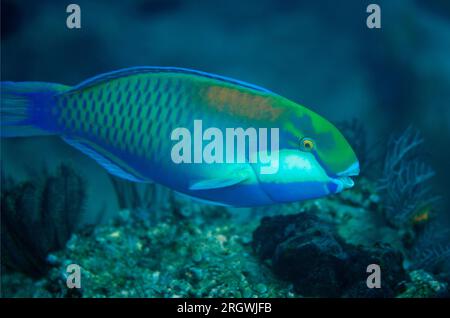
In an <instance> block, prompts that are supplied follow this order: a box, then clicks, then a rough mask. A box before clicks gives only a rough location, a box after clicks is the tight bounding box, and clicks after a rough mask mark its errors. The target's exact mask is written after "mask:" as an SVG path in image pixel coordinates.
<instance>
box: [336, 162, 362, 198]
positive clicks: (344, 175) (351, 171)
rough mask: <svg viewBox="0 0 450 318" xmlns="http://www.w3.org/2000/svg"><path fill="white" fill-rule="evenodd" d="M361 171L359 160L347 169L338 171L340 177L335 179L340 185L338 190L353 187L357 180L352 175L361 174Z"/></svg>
mask: <svg viewBox="0 0 450 318" xmlns="http://www.w3.org/2000/svg"><path fill="white" fill-rule="evenodd" d="M359 172H360V170H359V162H355V163H354V164H352V165H351V166H350V167H349V168H348V169H346V170H345V171H342V172H341V173H338V174H337V175H338V177H337V178H335V179H334V181H335V182H336V184H337V186H338V188H337V192H341V191H342V190H345V189H348V188H351V187H353V186H354V185H355V182H354V181H353V179H352V178H350V177H352V176H357V175H359Z"/></svg>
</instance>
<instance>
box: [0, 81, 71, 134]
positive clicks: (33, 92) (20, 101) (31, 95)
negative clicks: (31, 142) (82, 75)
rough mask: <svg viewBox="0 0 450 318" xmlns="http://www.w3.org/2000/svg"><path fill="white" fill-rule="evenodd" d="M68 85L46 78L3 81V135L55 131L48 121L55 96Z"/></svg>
mask: <svg viewBox="0 0 450 318" xmlns="http://www.w3.org/2000/svg"><path fill="white" fill-rule="evenodd" d="M67 89H69V87H68V86H65V85H61V84H53V83H44V82H1V106H0V116H1V117H0V136H1V137H19V136H22V137H24V136H42V135H53V134H55V131H54V130H52V129H51V125H48V121H49V119H51V118H50V110H51V107H52V105H53V98H52V97H53V96H55V95H56V94H58V93H61V92H63V91H65V90H67Z"/></svg>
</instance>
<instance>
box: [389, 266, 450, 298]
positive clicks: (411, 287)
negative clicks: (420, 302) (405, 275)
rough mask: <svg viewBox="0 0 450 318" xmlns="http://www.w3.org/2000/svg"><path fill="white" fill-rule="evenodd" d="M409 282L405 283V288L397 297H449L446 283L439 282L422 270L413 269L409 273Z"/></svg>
mask: <svg viewBox="0 0 450 318" xmlns="http://www.w3.org/2000/svg"><path fill="white" fill-rule="evenodd" d="M409 276H410V278H411V282H408V283H407V284H406V290H405V291H404V292H403V293H402V294H400V295H399V296H398V297H399V298H410V297H411V298H435V297H450V295H449V290H448V284H447V283H443V282H439V281H438V280H436V278H435V277H434V276H433V275H431V274H429V273H427V272H426V271H424V270H415V271H412V272H410V273H409Z"/></svg>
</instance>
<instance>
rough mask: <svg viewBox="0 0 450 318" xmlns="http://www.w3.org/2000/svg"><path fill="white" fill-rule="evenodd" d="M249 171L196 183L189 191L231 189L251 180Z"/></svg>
mask: <svg viewBox="0 0 450 318" xmlns="http://www.w3.org/2000/svg"><path fill="white" fill-rule="evenodd" d="M249 177H250V176H249V174H248V171H246V170H242V171H237V172H236V173H234V174H232V175H231V176H227V177H223V178H213V179H208V180H200V181H197V182H194V183H193V184H192V185H191V186H190V187H189V189H190V190H210V189H220V188H225V187H230V186H233V185H236V184H239V183H242V182H244V181H245V180H247V179H249Z"/></svg>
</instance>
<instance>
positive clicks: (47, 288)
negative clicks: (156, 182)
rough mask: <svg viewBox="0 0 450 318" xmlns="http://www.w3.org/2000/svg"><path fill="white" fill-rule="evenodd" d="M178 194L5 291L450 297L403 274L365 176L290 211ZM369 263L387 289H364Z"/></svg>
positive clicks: (396, 234) (95, 230) (103, 228)
mask: <svg viewBox="0 0 450 318" xmlns="http://www.w3.org/2000/svg"><path fill="white" fill-rule="evenodd" d="M171 198H172V199H170V200H169V201H168V202H170V203H168V206H166V207H165V209H166V211H165V213H164V216H163V217H160V219H158V220H154V218H153V217H152V215H151V213H154V212H155V211H150V210H148V209H136V210H132V211H131V210H122V211H121V212H120V214H119V216H118V217H117V218H116V219H114V220H112V221H110V222H107V223H106V224H103V225H98V226H96V227H92V228H91V227H85V228H83V229H81V230H80V231H78V232H77V233H76V234H74V235H73V236H72V238H71V239H70V240H69V241H68V243H67V245H66V247H65V249H63V250H61V251H59V252H55V253H52V254H50V255H49V256H48V257H47V262H48V263H49V264H50V270H49V271H48V273H47V274H46V275H45V276H43V277H41V278H37V279H31V278H28V277H27V276H25V275H23V274H20V273H12V272H10V271H9V270H3V273H2V294H3V296H4V297H26V296H33V297H396V296H398V297H441V296H446V295H448V284H447V283H446V282H444V281H441V279H437V278H436V277H434V276H433V275H432V274H430V273H427V272H426V271H424V270H416V269H410V270H405V267H404V264H405V260H404V255H406V253H405V252H404V250H403V249H404V248H403V246H404V244H403V243H402V240H404V234H402V232H401V231H398V230H397V229H394V228H392V227H390V226H388V225H387V224H386V222H385V221H384V220H383V219H384V217H383V215H382V209H381V208H380V207H379V206H380V205H379V200H380V199H379V197H378V195H377V194H376V191H375V188H374V186H373V185H372V184H371V183H370V182H368V181H367V180H365V179H361V180H360V181H359V183H358V186H357V187H356V188H355V189H353V190H351V191H346V192H344V193H342V194H341V195H337V196H333V197H329V198H323V199H319V200H311V201H308V202H304V203H296V204H290V205H285V206H283V207H281V206H272V207H268V208H258V209H252V210H241V209H239V210H230V209H225V208H217V207H211V206H206V205H200V204H197V203H192V202H189V201H186V200H184V199H183V200H181V199H178V198H175V199H173V197H172V196H171ZM264 216H266V217H264ZM261 217H263V218H262V219H261ZM72 263H75V264H79V265H80V266H81V268H82V278H81V285H82V286H81V287H82V288H81V289H79V290H77V289H68V288H67V287H66V278H67V273H66V267H67V265H68V264H72ZM366 263H367V264H366ZM370 263H377V264H379V265H380V267H381V270H382V288H381V289H377V290H371V289H368V288H367V286H366V285H365V281H366V278H367V275H368V274H367V273H366V266H367V265H368V264H370Z"/></svg>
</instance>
